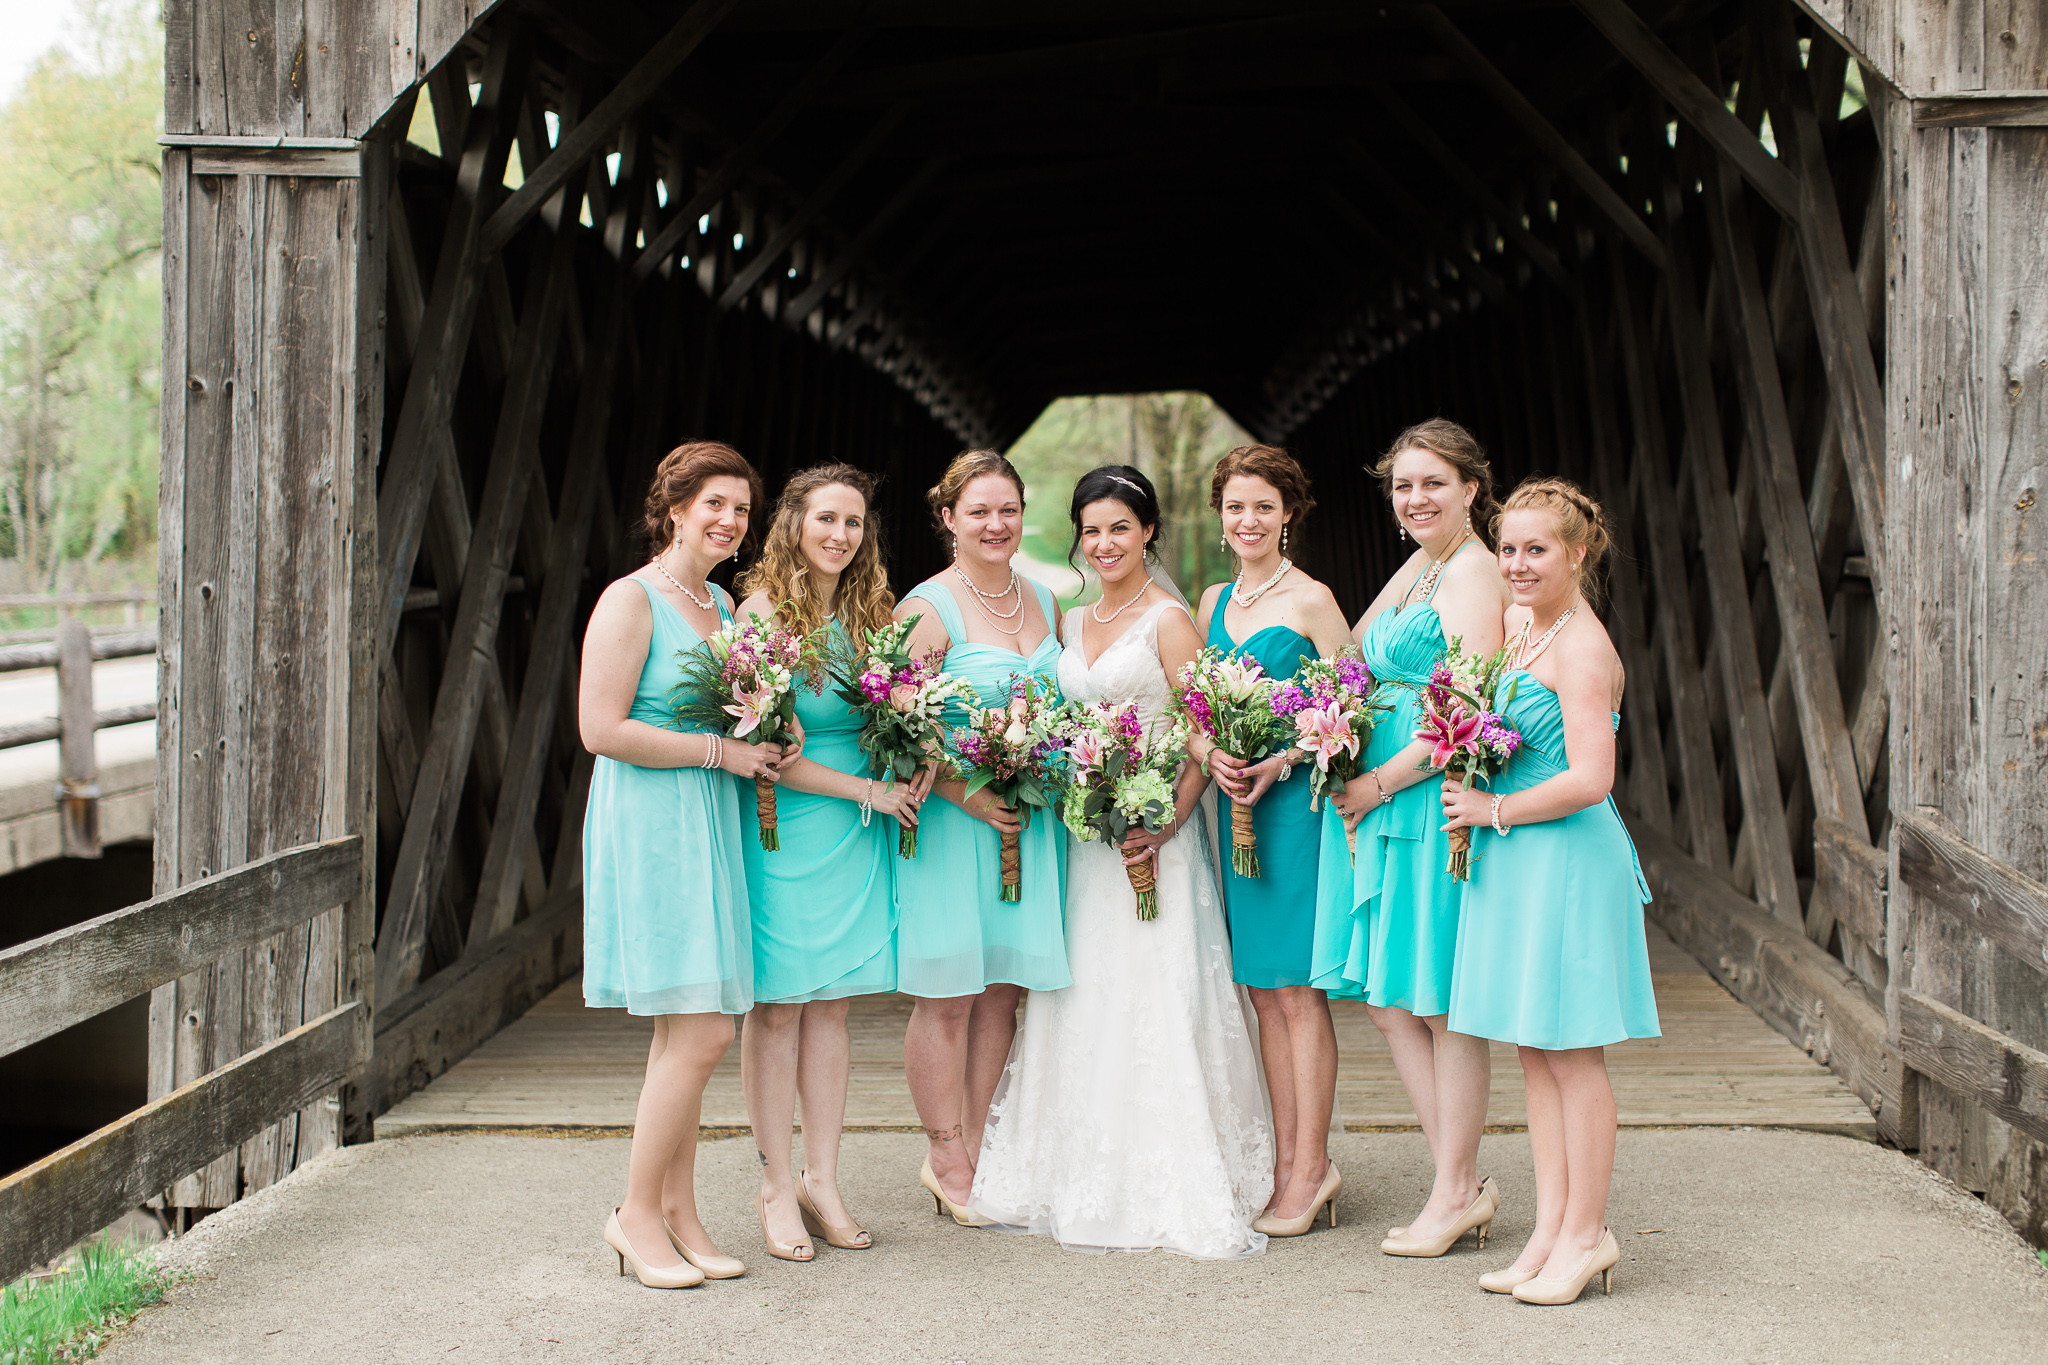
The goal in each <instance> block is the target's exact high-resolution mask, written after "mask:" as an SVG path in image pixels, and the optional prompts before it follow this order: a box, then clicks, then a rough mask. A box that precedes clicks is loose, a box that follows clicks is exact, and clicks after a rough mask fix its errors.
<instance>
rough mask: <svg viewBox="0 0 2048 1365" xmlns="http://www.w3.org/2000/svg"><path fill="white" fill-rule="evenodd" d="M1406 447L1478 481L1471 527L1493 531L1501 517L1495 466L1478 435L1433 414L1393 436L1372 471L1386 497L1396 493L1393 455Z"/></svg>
mask: <svg viewBox="0 0 2048 1365" xmlns="http://www.w3.org/2000/svg"><path fill="white" fill-rule="evenodd" d="M1404 450H1426V451H1428V452H1429V453H1430V454H1432V455H1434V456H1436V457H1437V458H1438V459H1440V460H1442V461H1443V462H1444V463H1445V464H1447V465H1449V466H1450V467H1451V468H1452V469H1455V470H1456V471H1457V472H1458V477H1459V478H1460V479H1462V480H1464V481H1465V482H1466V483H1476V484H1478V485H1479V495H1478V496H1477V497H1475V498H1473V499H1472V528H1473V529H1474V530H1475V531H1479V532H1480V534H1481V536H1482V537H1484V536H1486V535H1488V534H1491V533H1492V532H1491V528H1492V527H1493V526H1495V525H1496V524H1497V523H1498V522H1499V520H1500V504H1498V503H1496V502H1495V501H1494V500H1493V466H1491V465H1489V464H1488V463H1487V462H1486V447H1484V446H1482V445H1480V444H1479V438H1478V437H1476V436H1474V435H1473V434H1472V433H1471V432H1469V431H1467V430H1466V429H1465V428H1464V427H1463V426H1461V425H1460V424H1458V423H1457V422H1453V421H1452V420H1451V419H1450V418H1448V417H1432V418H1430V419H1429V420H1428V421H1427V422H1417V423H1416V424H1415V425H1414V426H1412V427H1409V428H1408V429H1407V430H1406V431H1404V432H1402V433H1401V434H1400V435H1399V436H1396V437H1395V438H1394V443H1393V444H1392V445H1390V446H1388V447H1387V453H1386V454H1384V455H1382V456H1380V458H1379V463H1377V464H1375V465H1373V466H1372V469H1371V470H1370V471H1369V472H1370V473H1371V474H1372V476H1373V477H1374V478H1376V479H1378V480H1379V481H1380V493H1381V495H1382V496H1383V497H1387V498H1392V497H1393V496H1394V458H1395V457H1396V456H1397V455H1399V454H1400V453H1401V452H1402V451H1404ZM1496 543H1497V542H1496Z"/></svg>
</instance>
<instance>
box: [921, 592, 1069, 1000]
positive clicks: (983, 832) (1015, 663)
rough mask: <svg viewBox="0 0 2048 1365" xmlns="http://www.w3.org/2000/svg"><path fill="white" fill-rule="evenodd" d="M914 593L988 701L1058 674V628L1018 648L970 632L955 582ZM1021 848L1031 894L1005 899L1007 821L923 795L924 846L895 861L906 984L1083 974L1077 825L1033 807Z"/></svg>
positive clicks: (961, 989)
mask: <svg viewBox="0 0 2048 1365" xmlns="http://www.w3.org/2000/svg"><path fill="white" fill-rule="evenodd" d="M1023 581H1025V582H1029V581H1030V580H1028V579H1026V580H1023ZM1031 586H1032V587H1033V588H1035V589H1037V592H1038V601H1039V605H1040V607H1041V608H1043V610H1044V611H1045V619H1046V621H1047V622H1048V623H1050V622H1052V621H1055V620H1057V619H1058V617H1057V616H1056V615H1055V614H1054V610H1055V609H1054V605H1053V596H1052V593H1051V592H1050V591H1048V590H1047V589H1046V588H1045V587H1044V586H1043V585H1042V584H1038V583H1032V584H1031ZM912 599H915V600H916V601H919V602H922V603H924V604H925V606H926V607H927V608H928V609H930V610H932V611H935V612H937V613H938V615H939V620H940V621H941V622H942V623H943V624H944V625H945V627H946V634H947V636H948V637H949V638H950V639H951V640H952V644H951V645H950V646H948V647H947V650H946V671H947V672H949V673H951V674H953V675H954V676H956V677H961V678H965V679H966V680H967V681H968V682H970V683H972V684H973V685H974V689H975V691H976V692H977V693H979V694H980V697H981V704H982V705H984V706H993V705H995V704H996V703H997V702H999V701H1007V700H1008V699H1009V695H1010V686H1011V683H1012V682H1013V681H1015V679H1016V677H1017V675H1019V674H1020V673H1031V674H1035V675H1037V676H1038V677H1039V678H1040V679H1041V680H1043V681H1045V682H1047V683H1051V684H1053V685H1054V686H1057V685H1058V680H1057V678H1056V677H1055V675H1054V670H1055V668H1056V667H1057V666H1058V663H1059V657H1060V642H1059V640H1058V639H1057V638H1055V637H1054V636H1052V635H1050V634H1048V635H1047V636H1046V637H1045V639H1044V641H1043V642H1041V643H1040V644H1039V646H1038V648H1037V649H1035V650H1033V651H1032V652H1031V656H1030V657H1029V658H1025V657H1023V656H1022V655H1019V654H1018V653H1017V652H1016V651H1015V650H1012V649H1003V648H1001V647H999V646H996V645H984V644H977V643H975V642H973V641H971V640H969V639H967V628H966V624H965V623H964V622H963V621H962V620H961V617H960V606H959V604H958V603H957V602H956V601H955V600H954V598H953V595H952V593H951V592H950V591H949V590H947V589H946V588H944V587H942V586H940V585H938V584H934V583H925V584H921V585H920V586H918V587H916V588H913V589H912V590H911V591H910V592H909V594H907V595H906V597H905V599H904V600H905V601H910V600H912ZM966 721H967V716H966V713H965V711H964V710H961V709H959V708H958V707H957V706H956V707H954V708H951V709H950V710H949V714H948V716H947V723H948V724H949V725H964V724H966ZM891 837H893V831H892V834H891ZM1018 852H1019V854H1020V855H1021V860H1022V861H1021V866H1022V869H1023V883H1024V884H1023V898H1022V899H1021V900H1019V901H1018V902H1016V903H1015V904H1005V903H1004V902H1002V901H1001V900H998V899H997V897H998V896H999V895H1000V894H1001V892H1002V841H1001V839H1000V838H999V837H998V836H997V834H996V832H995V831H994V830H993V829H991V828H989V826H988V825H986V824H985V823H983V822H982V821H980V820H977V819H975V818H974V817H973V816H971V815H969V814H968V813H967V812H965V811H963V810H961V809H960V808H959V807H958V806H956V805H954V804H953V803H952V802H951V801H946V800H932V801H927V802H925V803H924V809H923V810H922V812H921V813H920V818H919V822H918V836H917V856H916V857H915V858H899V859H898V860H897V862H896V989H897V990H899V991H901V992H903V993H904V994H905V995H914V996H919V997H922V998H925V999H942V998H945V997H949V996H960V995H979V994H980V993H981V992H982V990H983V989H984V988H985V987H988V986H991V985H994V984H996V983H997V982H1007V983H1009V984H1012V985H1017V986H1023V987H1025V988H1026V989H1027V990H1034V991H1056V990H1060V989H1062V988H1064V987H1067V986H1071V985H1072V984H1073V982H1074V978H1073V976H1072V974H1071V973H1069V972H1068V970H1067V931H1066V899H1065V894H1064V888H1065V887H1066V884H1067V875H1066V874H1067V836H1066V830H1065V828H1064V827H1063V826H1062V825H1061V824H1060V822H1059V820H1058V818H1057V817H1056V816H1055V815H1053V813H1052V812H1050V811H1044V810H1039V811H1034V812H1033V813H1032V820H1031V824H1030V825H1029V826H1028V827H1027V828H1026V829H1025V830H1024V833H1023V835H1022V837H1021V838H1020V839H1019V841H1018Z"/></svg>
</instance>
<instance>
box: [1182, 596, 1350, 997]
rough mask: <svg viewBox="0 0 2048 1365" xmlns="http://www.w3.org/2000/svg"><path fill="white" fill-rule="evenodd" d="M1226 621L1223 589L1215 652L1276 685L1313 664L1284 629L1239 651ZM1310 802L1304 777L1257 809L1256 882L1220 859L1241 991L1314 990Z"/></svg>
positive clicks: (1223, 826)
mask: <svg viewBox="0 0 2048 1365" xmlns="http://www.w3.org/2000/svg"><path fill="white" fill-rule="evenodd" d="M1229 614H1230V595H1229V589H1228V588H1227V587H1226V588H1225V590H1224V592H1223V594H1222V595H1221V596H1220V597H1218V598H1217V600H1216V610H1215V613H1214V614H1213V615H1212V616H1210V618H1209V645H1210V647H1211V648H1213V649H1221V650H1228V651H1233V652H1236V653H1241V654H1249V655H1250V656H1251V657H1252V658H1254V659H1257V660H1258V661H1259V667H1261V668H1263V669H1265V670H1266V672H1267V673H1268V674H1270V675H1271V676H1273V677H1275V678H1291V677H1293V676H1294V675H1295V674H1296V673H1297V672H1299V671H1300V669H1301V660H1302V657H1303V656H1304V655H1306V656H1307V657H1309V658H1311V659H1313V658H1315V657H1316V654H1317V650H1316V646H1315V642H1314V641H1313V640H1311V639H1309V638H1308V637H1307V636H1305V635H1302V634H1301V633H1300V632H1298V631H1293V630H1289V629H1287V627H1285V626H1267V627H1266V628H1265V629H1264V630H1256V631H1253V632H1252V634H1251V636H1250V637H1249V638H1248V639H1246V640H1245V641H1244V643H1242V644H1239V643H1237V642H1236V641H1234V640H1232V639H1231V638H1230V629H1229V627H1228V626H1227V625H1225V624H1224V618H1225V617H1227V616H1228V615H1229ZM1310 795H1311V793H1310V792H1309V789H1308V774H1307V772H1306V771H1305V770H1304V771H1300V772H1296V773H1295V774H1293V776H1292V778H1291V779H1290V780H1288V781H1286V782H1275V783H1274V784H1273V785H1272V786H1270V787H1268V788H1267V789H1266V794H1265V795H1264V796H1262V797H1260V798H1259V804H1258V805H1256V806H1253V807H1252V828H1253V830H1255V831H1256V832H1257V834H1258V839H1259V873H1260V875H1259V876H1257V877H1241V876H1239V875H1238V874H1237V872H1236V871H1235V869H1233V868H1232V867H1231V865H1230V859H1229V858H1228V857H1227V856H1226V857H1225V858H1224V859H1223V910H1224V914H1225V917H1226V918H1227V919H1228V920H1229V923H1230V959H1231V976H1232V978H1233V979H1234V980H1236V981H1237V982H1239V983H1240V984H1242V985H1246V986H1257V987H1260V988H1262V989H1265V990H1277V989H1279V988H1280V987H1282V986H1306V985H1309V984H1311V981H1310V978H1311V976H1312V975H1313V973H1312V971H1311V964H1310V959H1311V956H1312V948H1313V944H1314V939H1315V928H1316V883H1317V878H1318V869H1317V861H1318V846H1319V844H1320V842H1321V839H1322V817H1321V816H1320V815H1318V814H1316V812H1314V811H1312V810H1310V809H1309V808H1308V803H1309V797H1310ZM1229 802H1230V798H1228V797H1226V796H1223V795H1221V794H1220V793H1219V794H1218V796H1217V798H1216V823H1217V826H1218V838H1219V839H1220V840H1221V841H1222V843H1223V845H1224V847H1226V848H1227V847H1228V845H1229V841H1230V810H1229Z"/></svg>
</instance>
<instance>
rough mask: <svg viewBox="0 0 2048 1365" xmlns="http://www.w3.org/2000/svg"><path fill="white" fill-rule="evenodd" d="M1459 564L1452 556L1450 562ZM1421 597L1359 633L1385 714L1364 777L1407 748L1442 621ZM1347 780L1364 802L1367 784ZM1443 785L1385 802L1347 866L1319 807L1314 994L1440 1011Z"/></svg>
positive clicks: (1331, 821)
mask: <svg viewBox="0 0 2048 1365" xmlns="http://www.w3.org/2000/svg"><path fill="white" fill-rule="evenodd" d="M1460 553H1462V551H1461V552H1460ZM1435 594H1436V587H1435V585H1432V586H1431V588H1430V591H1429V595H1428V596H1425V597H1423V598H1422V599H1421V600H1420V601H1417V602H1414V603H1412V604H1410V605H1409V606H1407V607H1404V608H1402V609H1401V610H1399V611H1383V612H1381V613H1380V614H1379V615H1378V616H1375V617H1373V619H1372V621H1371V623H1370V624H1369V625H1367V626H1366V628H1365V639H1364V640H1363V641H1362V642H1361V650H1362V652H1363V653H1364V655H1365V666H1366V667H1367V668H1369V669H1371V670H1372V675H1373V677H1374V678H1375V679H1377V680H1378V681H1379V683H1380V684H1381V688H1380V691H1379V694H1378V700H1379V701H1381V702H1384V703H1387V704H1389V705H1391V706H1392V707H1393V709H1392V710H1391V711H1388V712H1385V713H1383V714H1382V715H1381V717H1380V719H1379V723H1378V724H1377V725H1375V726H1374V727H1373V732H1372V739H1371V740H1370V741H1369V742H1368V743H1367V745H1366V750H1365V768H1376V767H1378V766H1380V765H1381V764H1383V763H1385V762H1386V761H1387V760H1388V759H1390V758H1392V757H1393V756H1394V755H1395V754H1398V753H1399V752H1401V750H1403V749H1405V748H1407V747H1408V746H1409V745H1410V744H1412V743H1414V741H1415V725H1416V718H1417V715H1418V713H1419V712H1420V711H1421V709H1422V694H1421V692H1420V688H1421V687H1422V686H1424V685H1425V684H1427V683H1428V682H1429V675H1430V672H1431V670H1432V669H1433V668H1434V667H1435V665H1436V661H1437V660H1438V659H1439V658H1441V657H1442V656H1443V653H1444V649H1445V647H1446V642H1445V640H1444V626H1443V621H1442V620H1441V619H1440V618H1439V617H1438V616H1437V613H1436V607H1435V606H1434V605H1433V604H1432V603H1431V602H1430V600H1429V599H1430V597H1433V596H1435ZM1360 772H1361V776H1360V777H1359V778H1358V779H1356V780H1357V781H1360V782H1363V783H1365V785H1366V790H1368V791H1371V792H1373V793H1374V795H1377V794H1378V789H1377V788H1375V787H1373V785H1372V779H1371V778H1368V777H1365V776H1363V775H1362V774H1363V772H1364V769H1363V768H1362V769H1360ZM1442 788H1443V779H1442V778H1441V777H1434V776H1432V777H1427V778H1424V779H1423V780H1422V781H1420V782H1418V783H1416V784H1415V785H1414V786H1412V787H1407V788H1404V789H1402V790H1401V791H1399V792H1396V793H1395V794H1394V799H1393V800H1392V801H1389V802H1387V803H1386V804H1385V805H1381V806H1376V807H1374V808H1373V809H1372V810H1371V811H1369V812H1367V814H1366V816H1365V818H1364V819H1362V820H1360V821H1359V822H1358V839H1357V843H1358V855H1357V859H1356V861H1354V860H1353V859H1352V856H1351V850H1350V847H1349V845H1348V843H1347V841H1346V839H1345V837H1344V817H1343V816H1341V815H1339V814H1338V813H1337V810H1336V808H1335V807H1334V806H1329V805H1325V806H1324V808H1323V828H1322V846H1321V856H1322V880H1321V883H1320V885H1321V889H1322V896H1321V898H1320V900H1319V901H1318V902H1317V904H1316V932H1315V938H1316V944H1315V971H1314V981H1315V984H1316V985H1318V986H1320V987H1322V988H1323V990H1325V991H1327V992H1328V993H1329V994H1330V995H1331V996H1333V997H1338V998H1342V999H1347V1000H1364V1001H1366V1002H1367V1003H1368V1004H1373V1005H1380V1006H1384V1007H1389V1008H1394V1009H1404V1010H1407V1011H1408V1012H1410V1013H1411V1014H1417V1015H1422V1016H1424V1017H1427V1016H1430V1015H1436V1014H1444V1013H1447V1012H1448V1011H1449V1010H1450V1007H1451V961H1452V957H1453V955H1454V954H1455V953H1456V951H1457V946H1458V883H1457V882H1455V881H1453V880H1452V879H1451V877H1450V875H1449V874H1448V873H1446V872H1445V871H1444V865H1445V863H1447V862H1448V861H1449V859H1450V852H1451V851H1450V844H1449V842H1448V838H1447V836H1446V835H1445V834H1444V832H1443V831H1442V830H1441V829H1439V828H1438V826H1440V825H1442V824H1443V822H1444V821H1443V803H1442V799H1441V792H1442Z"/></svg>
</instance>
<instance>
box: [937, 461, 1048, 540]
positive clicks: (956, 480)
mask: <svg viewBox="0 0 2048 1365" xmlns="http://www.w3.org/2000/svg"><path fill="white" fill-rule="evenodd" d="M984 474H1000V475H1002V476H1003V477H1004V478H1006V479H1008V480H1009V481H1010V482H1011V483H1013V484H1015V485H1016V486H1017V505H1018V506H1020V507H1021V506H1023V505H1024V476H1023V475H1022V474H1019V473H1018V472H1017V466H1015V465H1013V464H1011V463H1010V462H1009V460H1008V459H1006V458H1005V457H1004V455H1003V453H1002V452H1001V451H998V450H963V451H961V452H960V453H959V454H958V455H955V456H954V457H953V458H952V460H951V462H950V463H948V464H947V465H946V472H945V474H944V475H943V476H942V477H941V478H940V479H939V481H938V482H937V483H935V484H933V485H932V486H931V487H930V488H928V489H926V490H925V495H924V500H925V501H926V502H927V503H929V504H930V505H931V509H932V525H933V526H935V527H937V528H938V532H939V535H940V536H942V537H943V536H949V535H951V534H952V532H951V531H949V530H947V529H946V518H945V515H944V513H945V511H946V509H947V508H949V507H958V506H959V505H960V495H961V494H962V493H963V492H965V491H966V489H967V485H968V484H970V483H973V482H974V481H975V480H976V479H978V478H980V477H981V476H982V475H984Z"/></svg>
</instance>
